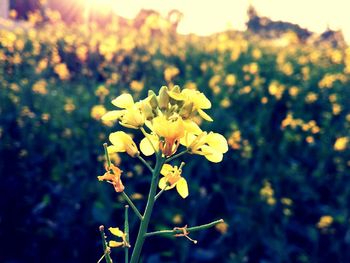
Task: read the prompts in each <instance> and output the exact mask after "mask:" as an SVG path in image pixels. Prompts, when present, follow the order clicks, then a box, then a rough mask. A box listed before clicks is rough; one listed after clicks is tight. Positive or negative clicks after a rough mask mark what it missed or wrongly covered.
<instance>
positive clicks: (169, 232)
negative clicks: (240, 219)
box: [145, 219, 224, 237]
mask: <svg viewBox="0 0 350 263" xmlns="http://www.w3.org/2000/svg"><path fill="white" fill-rule="evenodd" d="M223 222H224V220H223V219H219V220H216V221H213V222H211V223H209V224H205V225H200V226H194V227H189V228H187V229H186V230H187V231H188V232H196V231H200V230H204V229H207V228H210V227H213V226H215V225H217V224H219V223H223ZM182 233H183V232H182V231H181V230H178V229H171V230H160V231H155V232H149V233H146V235H145V236H146V237H150V236H155V235H175V234H182Z"/></svg>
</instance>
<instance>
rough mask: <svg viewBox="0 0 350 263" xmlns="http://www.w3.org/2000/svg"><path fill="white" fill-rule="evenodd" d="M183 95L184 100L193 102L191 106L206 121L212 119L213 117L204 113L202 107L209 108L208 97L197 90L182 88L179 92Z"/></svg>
mask: <svg viewBox="0 0 350 263" xmlns="http://www.w3.org/2000/svg"><path fill="white" fill-rule="evenodd" d="M181 94H182V95H184V97H185V101H187V102H191V103H193V108H194V109H195V110H197V112H198V114H199V115H200V116H201V117H202V118H203V119H204V120H206V121H213V119H212V118H211V117H210V116H209V115H208V114H206V113H205V112H204V111H203V109H204V110H205V109H210V108H211V102H210V100H208V98H207V97H206V96H205V95H204V94H203V93H202V92H199V91H197V90H191V89H183V90H182V92H181Z"/></svg>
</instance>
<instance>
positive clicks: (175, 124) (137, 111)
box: [94, 86, 228, 198]
mask: <svg viewBox="0 0 350 263" xmlns="http://www.w3.org/2000/svg"><path fill="white" fill-rule="evenodd" d="M112 104H113V105H114V106H116V107H118V108H119V109H118V110H113V111H109V112H107V113H106V114H104V115H103V116H102V121H105V122H106V121H119V124H120V125H122V126H124V127H126V128H130V129H134V130H141V131H142V133H143V135H144V136H145V137H144V138H143V139H142V140H141V141H140V143H139V148H140V151H141V152H142V153H143V154H144V155H145V156H151V155H153V154H157V155H159V154H161V156H162V157H163V158H169V157H171V156H173V155H174V154H175V153H176V152H177V150H178V148H179V147H180V146H181V145H182V146H184V147H185V150H184V151H183V152H182V153H190V154H198V155H203V156H204V157H205V158H207V159H208V160H209V161H211V162H220V161H222V159H223V154H224V153H225V152H227V151H228V145H227V141H226V139H225V137H224V136H222V135H221V134H218V133H215V132H206V131H202V130H201V128H200V127H199V126H198V124H197V122H198V118H202V119H204V120H206V121H212V118H211V117H210V116H209V115H208V114H207V113H205V112H204V110H206V109H210V108H211V102H210V101H209V100H208V98H207V97H206V96H205V95H204V94H203V93H201V92H199V91H198V90H194V89H186V88H185V89H183V90H181V89H180V87H179V86H174V87H172V88H171V89H169V88H168V87H166V86H163V87H161V89H160V90H159V92H158V94H156V93H154V92H153V91H149V92H148V96H147V97H146V98H145V99H143V100H140V101H137V102H135V101H134V99H133V97H132V96H131V95H130V94H121V95H120V96H118V97H117V98H115V99H114V100H113V101H112ZM94 115H95V114H94ZM96 115H97V114H96ZM196 121H197V122H196ZM109 140H110V142H111V143H112V145H110V146H108V148H107V151H108V154H111V153H118V152H126V153H127V154H129V155H130V156H132V157H139V158H140V152H139V148H138V147H137V145H136V143H135V142H134V140H133V138H132V137H131V136H130V135H129V134H127V133H125V132H123V131H117V132H113V133H111V134H110V136H109ZM182 166H183V164H182V165H181V166H180V167H177V166H174V167H173V166H171V165H170V164H164V165H163V167H162V169H161V171H160V173H161V175H163V177H162V178H161V179H160V180H159V188H161V189H162V190H170V189H172V188H174V187H176V190H177V191H178V193H179V194H180V196H181V197H183V198H186V197H187V196H188V186H187V182H186V180H185V178H183V177H182V176H181V172H182ZM107 173H108V172H107ZM105 177H106V175H105ZM105 177H104V178H102V177H101V178H99V179H102V180H108V181H110V182H111V183H113V182H114V183H113V184H114V185H115V184H116V183H119V181H118V180H119V179H120V177H118V178H117V179H118V180H116V178H115V177H113V178H111V174H108V178H107V177H106V178H105ZM116 190H117V189H116Z"/></svg>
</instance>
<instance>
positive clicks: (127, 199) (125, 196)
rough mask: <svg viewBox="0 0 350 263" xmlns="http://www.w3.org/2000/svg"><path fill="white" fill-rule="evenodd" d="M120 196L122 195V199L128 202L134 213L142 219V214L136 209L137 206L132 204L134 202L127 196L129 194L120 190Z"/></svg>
mask: <svg viewBox="0 0 350 263" xmlns="http://www.w3.org/2000/svg"><path fill="white" fill-rule="evenodd" d="M122 196H123V197H124V199H125V200H126V201H127V202H128V204H129V205H130V206H131V208H132V210H134V212H135V214H136V215H137V217H138V218H139V219H140V220H142V215H141V213H140V212H139V210H138V209H137V207H136V206H135V205H134V203H133V202H132V201H131V199H130V198H129V196H128V195H127V194H126V193H125V192H124V191H123V192H122Z"/></svg>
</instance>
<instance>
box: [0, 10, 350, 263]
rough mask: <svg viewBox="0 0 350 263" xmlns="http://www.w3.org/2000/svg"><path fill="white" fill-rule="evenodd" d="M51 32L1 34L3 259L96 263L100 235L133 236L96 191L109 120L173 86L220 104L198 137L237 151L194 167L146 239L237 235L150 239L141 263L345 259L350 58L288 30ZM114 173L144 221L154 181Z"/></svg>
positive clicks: (194, 161)
mask: <svg viewBox="0 0 350 263" xmlns="http://www.w3.org/2000/svg"><path fill="white" fill-rule="evenodd" d="M50 19H51V20H52V21H54V22H52V24H50V23H47V24H45V25H41V26H39V27H37V28H34V27H30V28H27V29H21V28H20V27H16V26H14V27H11V26H10V27H7V28H8V29H5V28H3V29H0V99H1V103H0V160H1V161H0V175H1V183H0V193H1V198H0V261H1V262H13V263H14V262H16V263H17V262H96V261H97V260H98V258H99V257H100V256H101V255H102V248H101V244H100V236H99V233H98V226H99V225H101V224H104V225H106V226H117V225H122V222H123V217H122V213H123V206H124V203H123V201H122V199H121V198H120V196H118V195H117V194H116V193H115V192H114V191H113V189H112V187H109V185H107V184H103V183H100V182H98V180H97V178H96V177H97V176H98V175H101V174H103V172H104V169H103V147H102V144H103V143H104V142H106V141H107V136H108V134H109V133H110V132H111V131H116V130H119V129H121V126H119V125H113V126H111V125H110V124H109V123H102V122H101V121H100V117H101V115H102V114H103V113H104V112H105V110H106V109H107V110H110V109H113V105H111V104H110V101H111V100H112V99H113V98H115V97H116V96H118V95H119V94H121V93H122V92H130V93H131V94H133V96H135V97H136V98H143V97H144V96H146V94H147V91H148V90H149V89H152V90H154V91H158V89H159V88H160V87H161V86H162V85H168V86H172V85H174V84H178V85H180V86H181V87H187V88H193V89H195V88H197V89H198V90H200V91H201V92H203V93H205V94H206V95H207V96H208V97H209V98H210V100H211V101H212V103H213V107H212V109H211V110H209V114H210V115H211V116H212V117H213V118H214V120H215V121H214V122H213V123H203V127H204V128H205V129H210V130H213V131H216V132H220V133H222V134H224V135H225V137H226V138H227V139H228V142H229V145H230V150H229V152H228V153H226V155H225V157H224V160H223V162H221V163H219V164H212V163H208V162H207V161H205V159H203V158H202V157H200V156H190V157H186V162H187V164H186V166H185V169H184V176H185V177H186V179H187V181H188V182H189V189H190V196H189V197H188V198H187V199H185V200H183V199H181V198H180V197H179V196H178V195H177V194H176V193H175V192H173V191H169V192H167V193H166V194H164V195H163V196H162V197H161V199H160V201H159V203H158V204H157V206H156V209H155V211H154V216H153V219H152V221H151V228H152V229H162V228H172V227H173V226H183V225H185V224H188V225H189V226H192V225H196V224H202V223H207V222H209V221H212V220H215V219H219V218H223V219H224V220H225V222H226V224H224V225H220V226H219V227H217V228H214V229H210V230H208V231H204V232H200V233H199V232H197V233H193V236H192V237H193V238H195V239H197V240H198V241H199V243H198V244H197V245H194V244H192V243H191V242H189V241H187V240H186V239H174V238H160V237H159V238H158V237H157V238H152V239H150V240H149V242H148V243H147V245H146V247H145V254H144V255H145V259H146V260H145V261H144V262H349V261H350V250H349V243H350V221H349V220H350V214H349V212H350V210H349V207H350V203H349V200H350V187H349V183H350V177H349V176H350V173H349V167H350V150H349V139H350V137H349V128H350V89H349V87H350V86H349V85H350V49H349V48H346V47H339V48H338V47H334V46H333V45H332V43H328V42H322V43H318V44H317V43H313V44H308V43H306V42H301V41H300V40H299V39H298V37H297V36H296V34H295V33H293V32H289V33H286V34H283V35H282V36H280V37H279V38H270V39H267V38H263V37H259V36H257V35H255V34H253V33H251V32H235V31H227V32H223V33H219V34H216V35H212V36H210V37H198V36H195V35H188V36H183V35H179V34H177V33H176V32H175V31H174V30H173V28H172V26H171V24H170V23H169V21H167V20H165V19H163V18H161V17H159V16H156V15H154V14H153V15H152V14H150V15H149V16H148V17H146V18H145V20H144V21H143V22H142V23H141V24H140V25H138V26H136V27H135V25H131V24H128V23H124V24H123V22H122V21H119V22H118V21H114V22H115V23H111V24H109V25H108V26H105V27H104V28H103V29H102V28H99V27H97V26H96V27H94V26H93V25H90V27H86V26H74V25H70V26H66V25H64V24H63V23H61V22H60V21H57V20H56V19H55V17H54V16H52V17H50ZM140 138H141V135H140ZM135 139H136V140H137V139H138V136H136V138H135ZM114 162H115V163H116V164H119V166H120V167H121V169H122V170H123V171H124V174H125V175H126V176H124V181H123V182H124V184H125V185H126V192H127V193H128V194H130V195H131V196H132V198H133V200H134V202H135V203H136V204H137V205H138V206H139V207H140V208H142V209H143V207H144V204H145V197H146V195H147V192H146V190H147V189H148V184H149V179H150V175H149V174H148V172H147V170H145V169H144V168H143V167H142V166H141V164H140V163H138V162H137V161H136V160H132V159H130V158H129V157H128V156H125V155H120V156H119V157H115V159H114ZM130 212H131V211H130ZM130 217H131V229H133V232H132V236H131V243H132V241H133V240H134V239H135V235H136V227H138V224H137V218H136V217H135V216H133V215H131V216H130ZM118 253H119V252H117V251H114V252H113V255H114V256H115V257H118V256H120V257H121V256H122V255H121V254H120V255H119V254H118Z"/></svg>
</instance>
